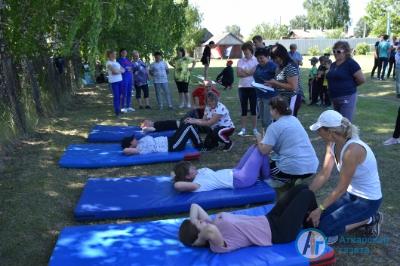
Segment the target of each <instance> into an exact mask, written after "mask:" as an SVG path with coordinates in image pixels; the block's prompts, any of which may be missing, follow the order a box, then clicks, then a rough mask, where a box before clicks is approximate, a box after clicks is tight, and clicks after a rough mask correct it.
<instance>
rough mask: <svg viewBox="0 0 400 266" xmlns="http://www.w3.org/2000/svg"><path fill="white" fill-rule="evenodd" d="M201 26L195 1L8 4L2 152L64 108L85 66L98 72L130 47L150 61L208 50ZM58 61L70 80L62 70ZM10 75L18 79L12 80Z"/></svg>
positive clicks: (3, 35)
mask: <svg viewBox="0 0 400 266" xmlns="http://www.w3.org/2000/svg"><path fill="white" fill-rule="evenodd" d="M200 22H201V14H200V13H199V12H198V10H197V9H196V8H195V7H193V6H191V5H189V3H188V0H140V1H127V0H107V1H98V0H68V1H62V0H53V1H45V0H31V1H26V0H21V1H16V0H0V44H1V48H2V49H1V50H0V56H1V59H2V60H3V55H6V56H4V58H7V60H8V59H10V60H8V61H7V62H10V64H8V65H7V66H6V67H4V66H3V67H0V71H1V72H0V86H1V87H0V92H1V93H0V124H1V125H4V127H3V129H0V131H2V132H1V133H0V145H1V142H2V140H4V139H9V137H10V136H11V137H15V136H17V135H18V134H19V133H28V132H30V131H31V129H33V127H35V126H36V124H37V121H38V119H39V118H40V117H42V116H45V115H46V114H47V113H53V112H54V111H56V110H57V109H61V108H62V105H63V104H64V103H66V102H67V100H68V98H69V96H70V95H71V94H72V92H73V90H74V89H75V88H77V87H78V86H79V85H80V84H79V83H80V77H79V76H80V71H81V62H82V61H88V62H89V63H90V65H91V66H92V69H94V65H95V60H96V59H99V58H100V57H101V58H104V57H103V55H104V52H105V50H106V49H115V50H119V49H120V48H122V47H125V48H126V49H128V50H130V51H132V50H133V49H135V50H138V51H140V52H141V53H142V55H143V56H144V57H149V55H150V53H151V52H153V51H155V50H161V51H163V52H164V54H165V55H166V57H168V56H171V55H172V54H173V53H174V49H175V47H176V46H177V45H179V46H184V47H186V48H188V49H189V50H190V49H193V48H194V47H195V46H197V45H199V44H200V43H201V38H202V36H203V32H202V30H201V29H200ZM3 43H4V44H3ZM58 56H61V57H64V59H65V69H64V73H62V74H59V73H55V70H54V61H53V57H58ZM28 61H29V62H35V67H33V68H32V69H31V70H27V69H26V67H24V66H26V63H25V64H24V63H23V62H28ZM4 65H5V64H4ZM7 73H12V74H15V75H9V76H10V77H9V78H6V79H4V78H3V76H5V74H7ZM11 76H13V77H11ZM32 84H35V86H34V88H35V90H33V89H32V87H33V85H32ZM33 95H34V96H35V100H36V101H35V100H34V99H32V98H33V97H32V96H33ZM42 105H43V106H42ZM38 106H40V108H42V109H40V108H38ZM53 107H54V108H53ZM40 110H44V111H43V112H42V111H40ZM0 164H1V160H0Z"/></svg>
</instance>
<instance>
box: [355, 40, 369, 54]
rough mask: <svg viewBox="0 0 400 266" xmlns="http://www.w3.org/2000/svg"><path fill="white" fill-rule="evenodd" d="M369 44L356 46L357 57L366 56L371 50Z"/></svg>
mask: <svg viewBox="0 0 400 266" xmlns="http://www.w3.org/2000/svg"><path fill="white" fill-rule="evenodd" d="M369 48H370V47H369V44H367V43H365V42H363V43H358V44H357V45H356V54H357V55H366V54H367V53H368V52H369V51H370V49H369Z"/></svg>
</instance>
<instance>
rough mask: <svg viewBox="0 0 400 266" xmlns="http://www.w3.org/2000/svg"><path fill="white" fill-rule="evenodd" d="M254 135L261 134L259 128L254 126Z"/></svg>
mask: <svg viewBox="0 0 400 266" xmlns="http://www.w3.org/2000/svg"><path fill="white" fill-rule="evenodd" d="M253 135H254V136H259V135H261V134H260V132H258V130H257V128H254V129H253Z"/></svg>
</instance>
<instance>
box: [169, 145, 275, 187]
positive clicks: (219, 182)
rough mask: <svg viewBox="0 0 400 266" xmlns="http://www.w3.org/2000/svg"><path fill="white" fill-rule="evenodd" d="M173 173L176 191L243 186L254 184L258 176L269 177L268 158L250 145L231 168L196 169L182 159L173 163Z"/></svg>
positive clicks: (254, 146)
mask: <svg viewBox="0 0 400 266" xmlns="http://www.w3.org/2000/svg"><path fill="white" fill-rule="evenodd" d="M173 174H174V175H175V176H174V188H175V189H176V190H178V191H193V192H200V191H209V190H214V189H221V188H244V187H249V186H252V185H254V183H256V181H257V179H258V177H260V176H261V177H262V178H264V179H265V178H268V177H269V158H268V156H266V155H262V154H261V152H260V151H259V150H258V149H257V147H256V145H252V146H251V147H250V148H249V149H248V150H247V152H246V153H245V154H244V155H243V157H242V158H241V159H240V161H239V163H238V164H237V165H236V167H235V168H233V169H222V170H218V171H213V170H211V169H210V168H201V169H196V167H195V166H194V165H192V164H191V163H190V162H188V161H182V162H179V163H178V164H176V165H175V167H174V171H173Z"/></svg>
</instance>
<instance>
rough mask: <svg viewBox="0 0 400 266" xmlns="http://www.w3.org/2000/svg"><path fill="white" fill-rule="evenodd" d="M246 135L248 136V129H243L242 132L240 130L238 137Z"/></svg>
mask: <svg viewBox="0 0 400 266" xmlns="http://www.w3.org/2000/svg"><path fill="white" fill-rule="evenodd" d="M244 135H246V129H245V128H242V129H241V130H240V132H239V133H238V136H242V137H243V136H244Z"/></svg>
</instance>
